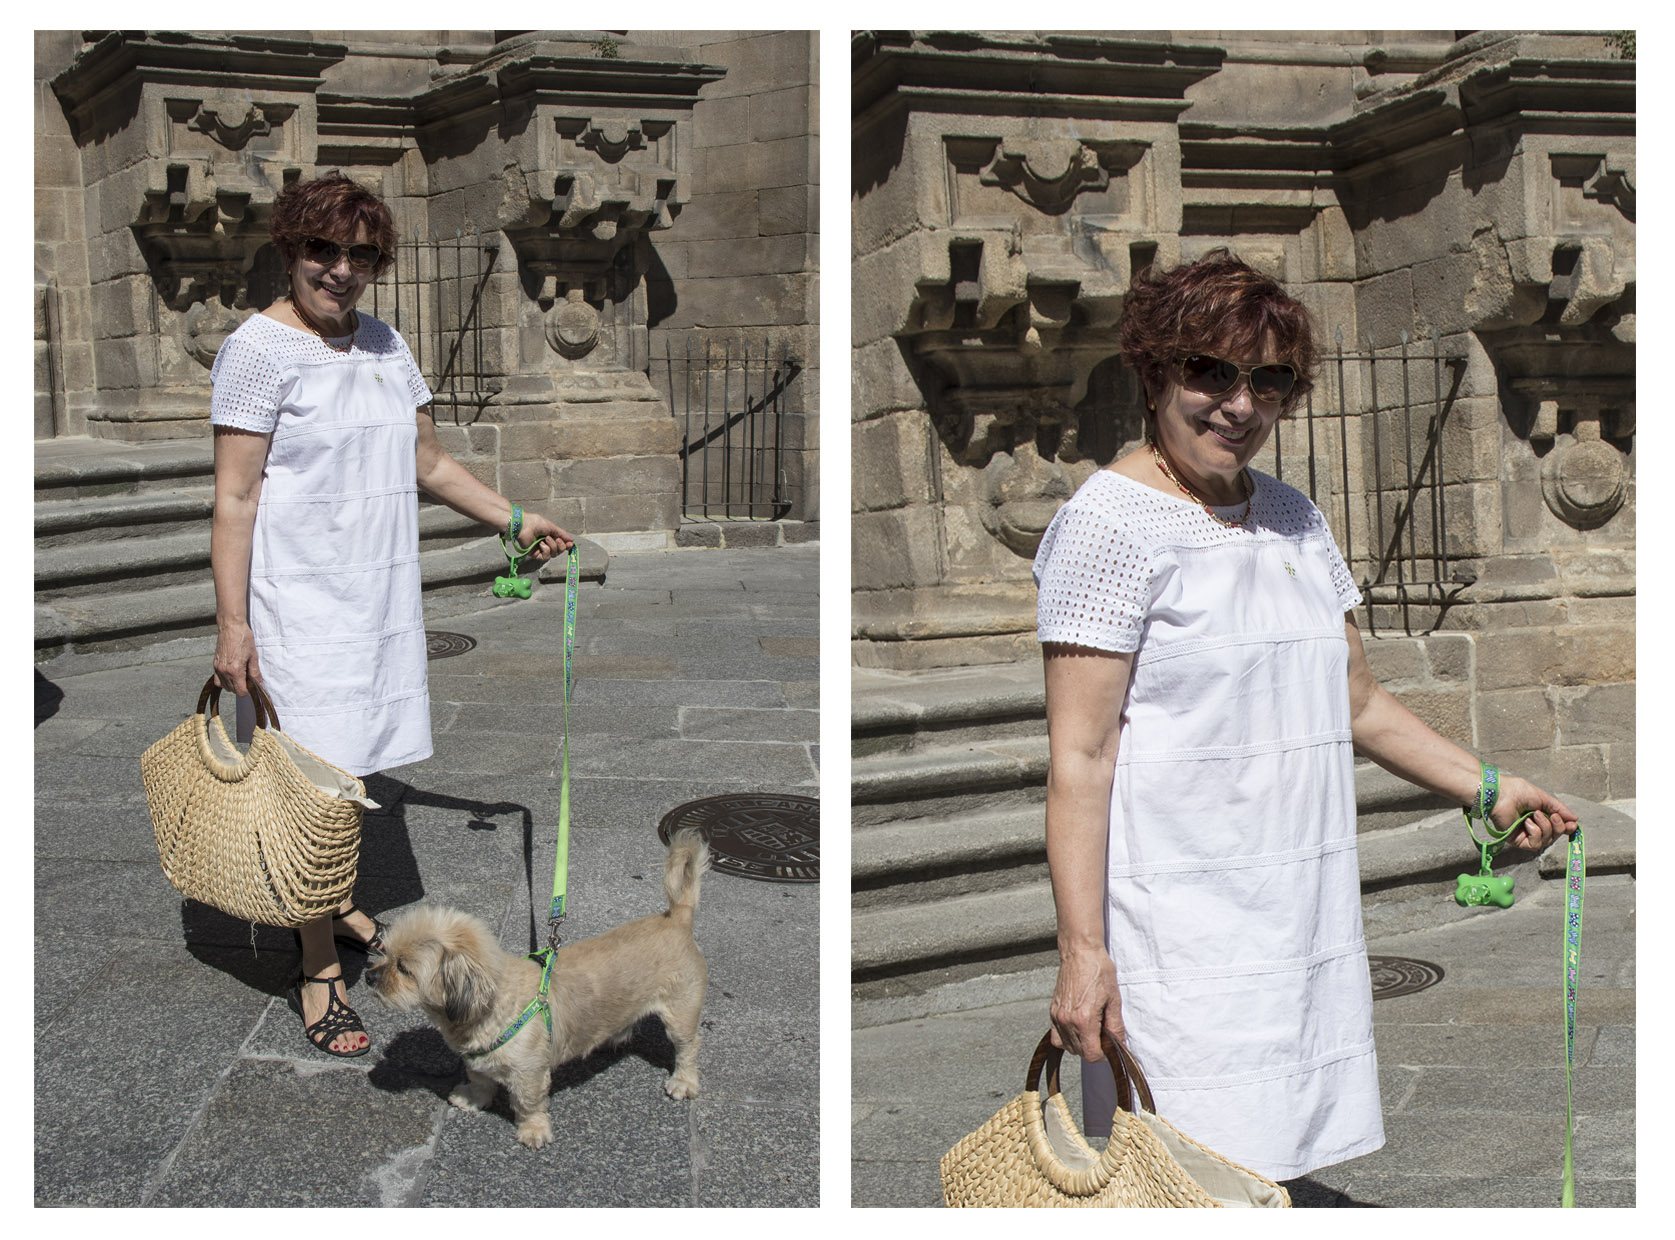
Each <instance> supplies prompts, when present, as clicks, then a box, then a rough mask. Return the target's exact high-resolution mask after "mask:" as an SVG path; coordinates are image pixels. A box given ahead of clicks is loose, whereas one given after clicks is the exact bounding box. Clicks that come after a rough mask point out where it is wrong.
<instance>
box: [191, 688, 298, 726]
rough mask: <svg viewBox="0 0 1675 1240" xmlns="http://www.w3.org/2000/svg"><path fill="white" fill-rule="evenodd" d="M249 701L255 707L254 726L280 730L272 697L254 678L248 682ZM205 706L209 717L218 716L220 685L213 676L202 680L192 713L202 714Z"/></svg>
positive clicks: (216, 717) (219, 711)
mask: <svg viewBox="0 0 1675 1240" xmlns="http://www.w3.org/2000/svg"><path fill="white" fill-rule="evenodd" d="M250 702H251V705H253V706H254V707H255V708H256V726H257V727H258V728H267V727H269V726H270V725H271V726H272V728H273V730H274V731H275V732H277V731H279V730H280V727H279V712H278V711H277V710H275V709H274V708H273V699H272V698H270V697H269V696H268V695H267V691H266V690H265V689H263V688H262V686H261V685H259V684H257V683H256V682H255V681H254V680H252V681H251V682H250ZM206 706H207V707H209V711H208V714H209V716H210V718H212V719H218V718H220V716H221V686H220V684H219V683H218V682H217V681H216V679H215V677H214V676H211V677H210V678H209V679H208V680H206V681H204V689H203V692H202V693H200V694H198V709H197V710H196V711H195V712H193V713H195V714H199V715H202V714H204V713H205V711H204V707H206ZM223 726H225V725H223Z"/></svg>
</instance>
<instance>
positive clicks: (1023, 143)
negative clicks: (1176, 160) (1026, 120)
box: [950, 138, 1150, 215]
mask: <svg viewBox="0 0 1675 1240" xmlns="http://www.w3.org/2000/svg"><path fill="white" fill-rule="evenodd" d="M969 141H970V140H968V143H969ZM1149 146H1150V143H1147V142H1121V141H1107V142H1094V141H1088V140H1077V139H1074V138H1072V139H1066V140H1060V141H1053V140H1050V139H1041V140H1029V139H1022V138H1013V139H1008V140H1006V141H1005V142H996V143H994V144H993V147H992V148H991V149H992V151H993V156H992V158H990V159H989V162H988V164H987V166H985V167H984V168H983V170H982V172H981V173H979V175H978V179H979V181H980V182H981V183H982V184H984V185H996V186H999V187H1001V188H1002V189H1005V190H1008V191H1009V192H1011V193H1013V194H1015V195H1017V196H1018V197H1019V198H1020V199H1022V200H1023V201H1024V202H1027V203H1028V204H1029V205H1030V206H1032V207H1034V208H1035V209H1036V210H1038V211H1042V212H1045V213H1046V214H1048V215H1057V214H1059V213H1060V212H1062V211H1065V210H1067V209H1068V208H1069V206H1070V204H1071V203H1072V202H1073V201H1074V200H1075V198H1076V196H1077V195H1078V194H1082V193H1102V192H1103V191H1104V190H1105V189H1106V187H1108V186H1109V185H1110V184H1111V178H1112V176H1113V175H1116V176H1122V175H1125V174H1126V173H1127V172H1128V171H1129V169H1131V168H1133V167H1134V165H1136V164H1137V163H1139V162H1140V160H1141V158H1142V157H1143V156H1144V155H1145V153H1146V151H1147V149H1148V148H1149ZM954 155H955V153H954V152H953V151H952V150H950V156H951V157H954Z"/></svg>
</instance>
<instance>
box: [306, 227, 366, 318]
mask: <svg viewBox="0 0 1675 1240" xmlns="http://www.w3.org/2000/svg"><path fill="white" fill-rule="evenodd" d="M327 240H329V241H335V242H337V243H338V245H339V246H340V247H341V248H340V250H339V252H338V254H337V257H336V258H335V259H334V260H333V261H331V262H330V263H322V262H319V261H317V260H315V259H311V258H310V257H309V256H308V247H307V246H306V245H305V246H304V247H303V248H302V250H301V251H300V252H299V253H298V254H297V257H296V261H295V262H293V263H292V264H291V297H292V299H293V300H294V301H295V302H296V303H297V304H298V305H299V306H301V307H302V309H303V312H304V313H305V314H307V315H308V317H309V318H311V319H313V320H314V321H315V322H316V323H321V324H325V323H330V324H333V325H343V324H344V320H346V319H347V318H348V317H349V312H350V311H351V310H353V309H354V308H355V303H356V302H358V301H359V300H360V299H361V294H362V293H364V292H366V286H367V285H368V284H371V283H372V277H373V272H372V269H371V268H367V269H364V270H362V269H357V268H356V267H355V266H354V265H353V264H351V263H350V261H349V251H348V247H349V246H351V245H360V244H362V243H365V242H368V241H370V240H371V238H370V237H369V236H368V234H367V229H366V225H364V224H361V225H358V226H357V227H356V229H355V232H354V235H353V236H350V237H328V238H327Z"/></svg>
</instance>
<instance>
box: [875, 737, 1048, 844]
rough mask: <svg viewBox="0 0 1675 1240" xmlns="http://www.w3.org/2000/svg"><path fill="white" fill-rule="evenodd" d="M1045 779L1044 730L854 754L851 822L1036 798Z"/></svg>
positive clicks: (935, 813)
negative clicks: (980, 741) (983, 740)
mask: <svg viewBox="0 0 1675 1240" xmlns="http://www.w3.org/2000/svg"><path fill="white" fill-rule="evenodd" d="M1046 779H1047V738H1046V736H1045V735H1041V736H1031V737H1021V738H1011V739H1002V740H997V741H995V742H993V743H991V744H980V745H979V744H970V745H959V746H940V747H936V748H927V749H918V750H914V751H912V752H909V753H885V754H875V755H872V756H870V757H865V758H856V759H855V761H854V763H853V764H852V765H851V767H850V806H851V809H850V814H851V818H852V821H853V822H854V825H855V826H857V827H861V826H874V825H881V824H884V823H889V822H900V821H903V820H905V819H913V818H936V817H946V816H949V815H954V814H962V813H977V812H981V811H984V810H993V809H1001V808H1013V809H1021V808H1022V807H1023V806H1025V805H1029V804H1032V803H1036V802H1039V801H1040V800H1041V799H1042V797H1043V796H1044V795H1045V794H1044V788H1045V784H1046Z"/></svg>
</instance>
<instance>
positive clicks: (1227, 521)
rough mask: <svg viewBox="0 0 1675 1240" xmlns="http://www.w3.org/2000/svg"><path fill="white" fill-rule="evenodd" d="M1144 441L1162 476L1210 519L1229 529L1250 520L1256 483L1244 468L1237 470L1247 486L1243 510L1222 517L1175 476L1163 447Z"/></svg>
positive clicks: (1240, 527) (1152, 441) (1238, 526)
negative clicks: (1235, 515)
mask: <svg viewBox="0 0 1675 1240" xmlns="http://www.w3.org/2000/svg"><path fill="white" fill-rule="evenodd" d="M1146 442H1147V444H1149V445H1150V447H1151V450H1152V460H1154V461H1156V462H1157V467H1158V468H1159V469H1161V470H1162V471H1163V476H1164V477H1165V478H1167V479H1169V481H1170V482H1173V483H1174V484H1175V486H1176V487H1178V488H1179V489H1180V492H1181V494H1182V495H1184V496H1186V497H1187V498H1188V499H1190V500H1191V501H1192V502H1193V503H1195V504H1197V505H1198V506H1199V507H1200V508H1202V509H1203V510H1204V511H1205V512H1206V513H1208V514H1209V516H1210V519H1211V520H1213V521H1217V522H1220V523H1221V524H1222V525H1225V526H1226V527H1227V528H1228V529H1230V530H1237V529H1242V528H1243V527H1244V524H1245V522H1247V521H1249V520H1250V509H1251V503H1250V501H1251V500H1252V499H1253V498H1254V497H1255V495H1256V483H1255V482H1254V481H1252V480H1251V478H1250V476H1249V474H1247V473H1246V472H1245V471H1244V470H1242V469H1241V470H1240V471H1239V477H1240V478H1242V479H1244V481H1245V485H1246V488H1247V489H1246V491H1245V498H1244V499H1243V500H1242V501H1241V502H1242V503H1243V504H1244V506H1245V510H1244V512H1243V513H1242V514H1240V515H1239V516H1238V517H1224V516H1222V515H1221V514H1220V513H1219V512H1217V511H1216V510H1215V509H1214V508H1213V507H1211V506H1210V503H1209V501H1208V500H1206V499H1205V498H1204V497H1203V496H1202V495H1200V494H1198V492H1196V491H1194V490H1193V489H1192V488H1191V487H1189V486H1187V484H1186V483H1184V482H1182V481H1181V480H1180V478H1178V477H1177V476H1176V474H1175V471H1174V470H1172V469H1170V468H1169V461H1168V460H1167V459H1166V458H1165V457H1164V455H1163V449H1162V448H1160V447H1159V446H1158V442H1157V440H1155V439H1152V438H1150V437H1148V438H1147V439H1146Z"/></svg>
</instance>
